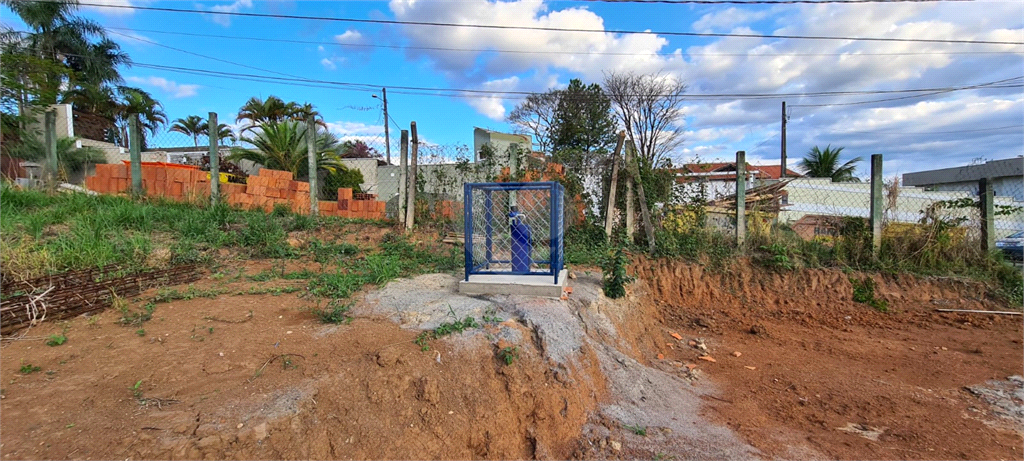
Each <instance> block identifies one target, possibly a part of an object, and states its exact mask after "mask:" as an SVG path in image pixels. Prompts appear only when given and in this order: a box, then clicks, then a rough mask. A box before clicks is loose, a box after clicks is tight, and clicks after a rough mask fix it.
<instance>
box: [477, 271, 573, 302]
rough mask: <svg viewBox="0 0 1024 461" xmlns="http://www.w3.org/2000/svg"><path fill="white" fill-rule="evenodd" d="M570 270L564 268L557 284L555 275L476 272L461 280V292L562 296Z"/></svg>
mask: <svg viewBox="0 0 1024 461" xmlns="http://www.w3.org/2000/svg"><path fill="white" fill-rule="evenodd" d="M568 275H569V271H568V270H566V269H562V272H560V273H559V274H558V284H557V285H556V284H555V283H554V282H555V276H553V275H494V274H474V275H470V276H469V281H468V282H467V281H466V280H465V279H463V280H460V281H459V293H462V294H475V295H484V294H486V295H524V296H543V297H547V298H560V297H562V288H564V287H565V283H566V282H565V281H566V279H568V278H569V277H568Z"/></svg>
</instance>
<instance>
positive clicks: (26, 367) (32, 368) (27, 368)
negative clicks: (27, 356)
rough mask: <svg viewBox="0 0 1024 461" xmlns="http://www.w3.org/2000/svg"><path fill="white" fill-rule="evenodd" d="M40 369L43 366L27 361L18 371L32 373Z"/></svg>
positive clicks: (26, 373) (25, 373) (24, 373)
mask: <svg viewBox="0 0 1024 461" xmlns="http://www.w3.org/2000/svg"><path fill="white" fill-rule="evenodd" d="M40 370H42V368H40V367H37V366H35V365H32V364H31V363H26V364H24V365H22V366H21V368H20V369H18V371H19V372H20V373H21V374H23V375H28V374H32V373H35V372H37V371H40Z"/></svg>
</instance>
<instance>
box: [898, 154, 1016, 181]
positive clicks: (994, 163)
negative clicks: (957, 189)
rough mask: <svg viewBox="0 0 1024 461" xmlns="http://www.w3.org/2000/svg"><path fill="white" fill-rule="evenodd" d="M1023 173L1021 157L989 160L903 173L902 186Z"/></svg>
mask: <svg viewBox="0 0 1024 461" xmlns="http://www.w3.org/2000/svg"><path fill="white" fill-rule="evenodd" d="M1022 175H1024V160H1022V158H1021V157H1019V156H1018V157H1015V158H1009V159H1005V160H991V161H988V162H985V163H983V164H981V165H964V166H958V167H953V168H943V169H941V170H928V171H918V172H916V173H906V174H904V175H903V185H904V186H919V187H920V186H931V185H936V184H950V183H958V182H975V181H978V180H979V179H981V178H1001V177H1006V176H1010V177H1017V178H1020V177H1021V176H1022Z"/></svg>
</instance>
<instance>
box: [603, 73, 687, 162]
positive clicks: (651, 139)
mask: <svg viewBox="0 0 1024 461" xmlns="http://www.w3.org/2000/svg"><path fill="white" fill-rule="evenodd" d="M604 91H605V93H606V94H607V95H608V97H609V98H610V99H611V100H612V104H613V105H614V107H615V114H616V116H617V117H618V118H619V122H621V123H622V126H623V128H625V130H626V135H627V137H628V138H629V139H632V140H633V142H634V144H635V145H636V149H637V155H639V156H640V157H641V158H643V159H645V160H647V161H648V162H650V163H651V164H653V165H661V164H663V163H664V162H663V160H664V159H666V158H667V157H668V154H669V153H671V152H672V151H674V150H675V149H676V148H677V147H679V145H680V144H682V142H683V137H682V131H681V128H680V127H679V124H680V123H681V122H682V119H683V116H684V114H683V95H684V94H685V93H686V84H685V83H683V82H682V81H680V80H676V79H675V78H674V76H671V75H663V74H650V75H641V74H636V73H633V72H611V73H606V74H605V76H604Z"/></svg>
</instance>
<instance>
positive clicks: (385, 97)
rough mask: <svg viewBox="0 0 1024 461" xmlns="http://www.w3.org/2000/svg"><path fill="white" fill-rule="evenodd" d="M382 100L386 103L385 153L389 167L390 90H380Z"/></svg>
mask: <svg viewBox="0 0 1024 461" xmlns="http://www.w3.org/2000/svg"><path fill="white" fill-rule="evenodd" d="M380 94H381V100H382V101H384V151H385V152H386V153H387V156H388V158H387V161H388V165H390V164H391V134H390V132H389V131H388V89H387V88H381V89H380Z"/></svg>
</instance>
